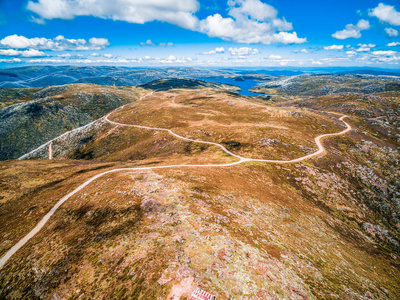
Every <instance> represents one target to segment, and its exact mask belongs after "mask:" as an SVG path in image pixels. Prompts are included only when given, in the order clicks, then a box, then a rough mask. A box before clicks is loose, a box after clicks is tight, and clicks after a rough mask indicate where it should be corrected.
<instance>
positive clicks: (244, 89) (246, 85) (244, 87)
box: [196, 77, 261, 96]
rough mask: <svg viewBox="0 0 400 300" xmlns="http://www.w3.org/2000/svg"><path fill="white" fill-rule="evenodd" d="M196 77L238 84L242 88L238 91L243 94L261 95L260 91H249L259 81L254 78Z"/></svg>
mask: <svg viewBox="0 0 400 300" xmlns="http://www.w3.org/2000/svg"><path fill="white" fill-rule="evenodd" d="M196 79H199V80H203V81H211V82H217V83H223V84H231V85H236V86H238V87H239V88H240V91H236V92H237V93H238V94H240V95H243V96H257V95H261V94H259V93H253V92H250V91H249V89H250V88H252V87H255V86H257V81H255V80H253V79H246V80H244V81H235V80H232V79H230V78H221V77H207V78H199V77H197V78H196Z"/></svg>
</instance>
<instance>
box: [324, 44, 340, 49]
mask: <svg viewBox="0 0 400 300" xmlns="http://www.w3.org/2000/svg"><path fill="white" fill-rule="evenodd" d="M343 47H344V46H343V45H332V46H326V47H324V49H325V50H342V49H343Z"/></svg>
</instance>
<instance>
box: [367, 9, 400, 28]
mask: <svg viewBox="0 0 400 300" xmlns="http://www.w3.org/2000/svg"><path fill="white" fill-rule="evenodd" d="M369 15H370V16H371V17H377V18H378V19H379V21H381V22H386V23H389V24H390V25H394V26H400V12H398V11H397V10H396V9H395V7H394V6H391V5H386V4H383V3H379V5H378V6H377V7H375V8H374V9H371V10H370V11H369Z"/></svg>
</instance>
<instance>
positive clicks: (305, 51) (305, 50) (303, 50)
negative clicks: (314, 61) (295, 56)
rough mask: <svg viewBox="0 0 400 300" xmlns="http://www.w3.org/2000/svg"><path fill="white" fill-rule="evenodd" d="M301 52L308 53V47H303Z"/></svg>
mask: <svg viewBox="0 0 400 300" xmlns="http://www.w3.org/2000/svg"><path fill="white" fill-rule="evenodd" d="M300 52H301V53H308V50H307V49H301V50H300Z"/></svg>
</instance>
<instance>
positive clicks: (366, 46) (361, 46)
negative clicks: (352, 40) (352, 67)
mask: <svg viewBox="0 0 400 300" xmlns="http://www.w3.org/2000/svg"><path fill="white" fill-rule="evenodd" d="M357 46H358V47H360V48H375V47H376V45H375V44H358V45H357Z"/></svg>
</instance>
